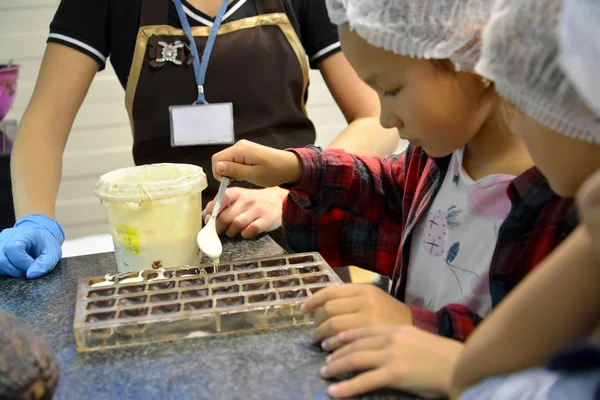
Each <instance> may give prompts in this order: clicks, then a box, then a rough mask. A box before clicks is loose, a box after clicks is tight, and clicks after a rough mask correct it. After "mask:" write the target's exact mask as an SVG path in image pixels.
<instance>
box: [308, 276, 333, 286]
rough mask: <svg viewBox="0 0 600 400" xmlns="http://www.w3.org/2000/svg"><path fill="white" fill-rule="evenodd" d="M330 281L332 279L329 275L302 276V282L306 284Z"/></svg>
mask: <svg viewBox="0 0 600 400" xmlns="http://www.w3.org/2000/svg"><path fill="white" fill-rule="evenodd" d="M329 281H330V279H329V276H327V275H317V276H305V277H303V278H302V282H304V284H305V285H312V284H315V283H324V282H329Z"/></svg>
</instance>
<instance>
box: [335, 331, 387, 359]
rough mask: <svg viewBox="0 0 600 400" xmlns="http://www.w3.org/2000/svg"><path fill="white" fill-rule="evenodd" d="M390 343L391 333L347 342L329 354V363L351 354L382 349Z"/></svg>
mask: <svg viewBox="0 0 600 400" xmlns="http://www.w3.org/2000/svg"><path fill="white" fill-rule="evenodd" d="M390 343H391V337H390V335H378V336H370V337H367V338H364V339H360V340H357V341H355V342H352V343H350V344H347V345H346V346H344V347H342V348H340V349H339V350H336V351H334V352H333V353H332V354H331V355H330V356H329V358H327V363H328V364H331V363H333V362H334V361H338V360H341V359H344V358H346V357H348V356H350V355H351V354H355V353H361V352H365V351H382V350H385V349H386V348H388V347H389V345H390ZM388 357H389V354H388Z"/></svg>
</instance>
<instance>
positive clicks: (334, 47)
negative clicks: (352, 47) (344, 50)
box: [294, 0, 341, 68]
mask: <svg viewBox="0 0 600 400" xmlns="http://www.w3.org/2000/svg"><path fill="white" fill-rule="evenodd" d="M295 1H296V3H295V4H294V5H295V6H296V10H297V11H296V13H297V15H296V17H297V19H298V23H299V24H300V32H301V40H302V44H303V46H304V49H305V51H306V54H307V55H308V58H309V60H310V66H311V68H318V64H319V63H320V62H321V61H323V60H325V59H326V58H327V57H329V56H332V55H333V54H335V53H337V52H339V51H341V46H340V39H339V36H338V30H337V26H335V25H334V24H332V23H331V21H330V20H329V15H328V14H327V7H326V5H325V0H295Z"/></svg>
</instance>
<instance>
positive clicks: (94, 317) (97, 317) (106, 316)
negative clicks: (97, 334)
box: [85, 311, 117, 322]
mask: <svg viewBox="0 0 600 400" xmlns="http://www.w3.org/2000/svg"><path fill="white" fill-rule="evenodd" d="M115 315H117V312H116V311H110V312H101V313H94V314H89V315H88V316H87V318H86V319H85V322H98V321H108V320H110V319H113V318H114V317H115Z"/></svg>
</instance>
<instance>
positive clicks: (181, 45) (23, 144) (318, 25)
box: [0, 0, 397, 277]
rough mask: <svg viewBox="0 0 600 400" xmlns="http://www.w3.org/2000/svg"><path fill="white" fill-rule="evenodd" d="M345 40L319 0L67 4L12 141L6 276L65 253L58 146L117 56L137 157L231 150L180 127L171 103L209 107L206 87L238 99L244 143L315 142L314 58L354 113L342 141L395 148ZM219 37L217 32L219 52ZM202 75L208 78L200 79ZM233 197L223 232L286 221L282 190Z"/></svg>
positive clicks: (0, 240) (177, 157) (1, 247)
mask: <svg viewBox="0 0 600 400" xmlns="http://www.w3.org/2000/svg"><path fill="white" fill-rule="evenodd" d="M215 15H216V16H217V18H216V19H213V18H211V17H212V16H215ZM221 20H222V21H223V24H222V26H221V27H220V29H218V27H219V25H220V21H221ZM186 25H188V28H190V27H189V25H191V28H190V29H185V28H186ZM180 27H183V28H184V30H183V31H182V29H180ZM213 28H214V29H213ZM217 29H218V35H216V33H217ZM186 31H187V32H186ZM211 31H214V32H212V33H213V34H212V35H211ZM186 33H187V34H186ZM215 35H216V36H215ZM336 35H337V32H336V29H335V27H333V26H331V24H330V23H329V22H328V20H327V13H326V10H325V5H324V3H323V2H319V1H311V0H254V1H253V0H232V1H229V0H224V1H223V2H221V0H189V1H185V0H184V1H181V0H174V1H173V2H171V1H168V0H143V1H142V0H135V1H128V2H123V1H116V0H101V1H98V0H86V1H83V0H62V1H61V4H60V6H59V9H58V11H57V13H56V15H55V18H54V20H53V22H52V24H51V27H50V35H49V39H48V41H49V43H48V46H47V50H46V53H45V55H44V60H43V62H42V67H41V71H40V74H39V77H38V82H37V84H36V89H35V91H34V94H33V97H32V99H31V101H30V103H29V106H28V107H27V110H26V112H25V115H24V116H23V119H22V121H21V126H20V130H19V134H18V139H17V141H16V143H15V148H14V150H13V158H12V171H13V172H12V175H13V191H14V203H15V212H16V216H17V218H19V221H17V224H16V225H15V228H11V230H10V232H9V233H8V234H7V233H5V232H2V234H0V274H5V275H11V276H23V275H27V276H28V277H38V276H41V275H43V274H44V273H46V272H48V271H49V270H51V269H52V268H53V267H54V265H55V264H56V263H57V262H58V260H59V259H60V256H61V253H60V244H61V243H62V241H63V240H64V234H63V233H62V229H61V228H60V226H59V225H58V223H56V221H54V220H53V219H51V218H52V217H53V216H54V207H55V199H56V193H57V190H58V186H59V182H60V176H61V166H62V162H61V159H62V153H63V151H64V147H65V144H66V141H67V138H68V135H69V131H70V128H71V125H72V123H73V120H74V118H75V115H76V114H77V111H78V109H79V107H80V105H81V103H82V101H83V99H84V97H85V94H86V92H87V89H88V88H89V86H90V84H91V81H92V79H93V77H94V75H95V73H96V71H97V70H98V67H100V68H103V67H104V64H105V62H106V59H107V57H108V56H110V58H111V63H112V65H113V67H114V69H115V72H116V73H117V76H118V77H119V79H120V81H121V84H122V85H123V87H124V88H125V89H126V106H127V110H128V113H129V117H130V120H131V125H132V129H133V134H134V145H133V154H134V159H135V162H136V164H147V163H154V162H186V163H193V164H198V165H201V166H204V168H205V169H207V170H210V158H211V155H212V154H213V153H215V152H217V151H219V150H221V149H222V148H224V147H223V146H222V144H223V143H225V141H223V140H221V139H222V138H218V137H217V138H215V137H209V138H202V140H201V141H197V142H194V140H191V141H190V140H189V139H190V138H185V137H183V136H180V137H177V135H178V132H177V130H172V129H170V125H171V123H172V121H173V117H172V116H171V115H170V113H169V108H170V107H171V106H179V105H190V104H192V103H194V102H195V101H196V100H198V101H199V102H201V101H202V100H204V93H206V99H208V101H209V102H210V103H211V105H212V104H215V105H219V104H221V105H222V104H223V103H228V102H230V103H233V110H234V111H233V116H232V117H231V118H232V119H233V122H234V126H235V140H239V139H241V138H247V139H251V140H253V141H256V142H259V143H262V144H265V145H268V146H273V147H279V148H284V147H298V146H302V145H306V144H309V143H312V142H313V141H314V138H315V132H314V127H313V125H312V123H311V122H310V120H309V119H308V117H307V116H306V114H305V112H304V102H305V99H306V88H307V85H308V75H307V74H308V65H307V62H306V58H307V57H306V53H308V56H309V58H310V59H311V62H312V67H313V68H319V69H320V70H321V73H322V74H323V76H324V78H325V81H326V83H327V85H328V86H329V88H330V90H331V92H332V94H333V96H334V98H335V99H336V101H337V102H338V104H339V106H340V108H341V109H342V111H343V112H344V114H345V116H346V118H347V119H348V121H349V122H350V124H349V126H348V128H347V129H346V130H345V131H344V132H342V134H341V135H340V136H339V137H338V138H337V139H336V140H335V141H334V143H333V144H332V145H333V146H335V147H343V148H345V149H346V150H348V151H355V152H361V153H363V154H365V153H367V154H383V153H386V152H391V151H392V150H393V149H394V148H395V146H396V143H397V135H396V133H395V132H391V131H390V132H386V133H385V134H384V135H386V136H387V137H388V138H389V139H388V140H387V141H385V140H384V141H383V142H380V143H371V141H370V140H369V138H368V137H365V135H361V134H360V133H361V132H362V131H363V130H364V129H371V130H372V129H378V130H382V129H383V128H381V126H380V125H379V123H378V121H377V117H376V116H377V115H378V112H379V107H378V103H377V98H376V95H375V94H374V93H373V92H371V91H370V89H368V88H367V87H366V86H364V85H363V84H362V83H361V82H360V81H359V80H358V78H357V77H356V75H355V74H354V72H353V70H352V69H351V67H350V66H349V65H348V64H347V62H346V60H345V59H344V58H343V56H342V55H341V53H339V52H338V50H339V42H338V41H337V36H336ZM211 36H212V38H211ZM190 37H193V38H194V40H193V41H190V40H189V38H190ZM215 37H216V39H215ZM207 38H208V40H207ZM300 38H302V41H300ZM209 40H214V49H213V51H212V53H211V52H210V48H211V47H212V45H207V43H209ZM196 48H197V49H196ZM207 49H208V51H206V50H207ZM304 49H306V52H305V50H304ZM208 60H210V63H208ZM200 62H201V64H200ZM203 74H205V75H206V82H204V79H200V76H201V75H203ZM195 78H197V79H195ZM202 107H203V106H198V108H197V110H198V112H199V113H200V114H201V113H202V112H203V111H202V110H206V109H202ZM220 110H221V111H223V108H221V109H220ZM200 114H198V115H200ZM205 114H206V113H205ZM180 122H181V121H180ZM226 122H227V121H225V122H224V121H222V120H221V121H210V122H208V123H207V124H206V125H203V126H202V127H203V128H204V127H205V126H209V125H211V126H212V125H217V126H221V127H223V126H225V125H226ZM230 122H231V121H230ZM182 123H183V125H185V121H184V122H182ZM170 131H171V134H169V132H170ZM219 140H221V142H219ZM171 143H180V144H183V145H180V146H172V145H171ZM198 143H201V144H204V145H197V144H198ZM206 143H210V145H205V144H206ZM214 143H219V144H218V145H215V144H214ZM190 144H192V145H190ZM215 192H216V188H215V185H214V182H213V183H211V184H210V185H209V188H208V189H207V193H206V194H207V195H206V196H204V197H205V198H206V199H207V200H208V199H211V198H212V197H213V196H214V194H215ZM232 192H233V194H234V195H235V196H233V197H232V196H231V195H230V196H229V198H228V205H229V209H228V210H225V211H228V212H225V211H224V212H223V214H224V217H226V218H228V219H227V220H226V221H225V222H223V220H222V221H221V223H220V229H221V231H224V230H228V232H227V233H228V234H229V235H235V234H237V233H240V232H243V233H244V236H247V237H248V236H253V235H256V234H258V233H260V232H261V231H268V230H271V229H275V228H277V227H278V226H279V225H280V223H281V222H280V221H281V203H282V201H283V198H284V196H285V192H283V191H281V190H280V189H275V190H269V191H264V190H260V191H259V190H255V189H245V190H242V189H236V190H233V191H232ZM265 211H268V212H267V213H265ZM234 213H236V214H235V215H234ZM30 216H31V217H30ZM238 216H241V217H242V218H241V220H240V218H237V217H238ZM236 218H237V220H236ZM231 227H234V228H231ZM229 228H231V229H229ZM246 228H248V229H246ZM244 231H245V232H244ZM32 249H33V250H32ZM42 256H44V257H42ZM38 258H42V260H41V261H40V260H38ZM34 259H35V261H34ZM15 260H17V261H15ZM5 266H6V267H5Z"/></svg>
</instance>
